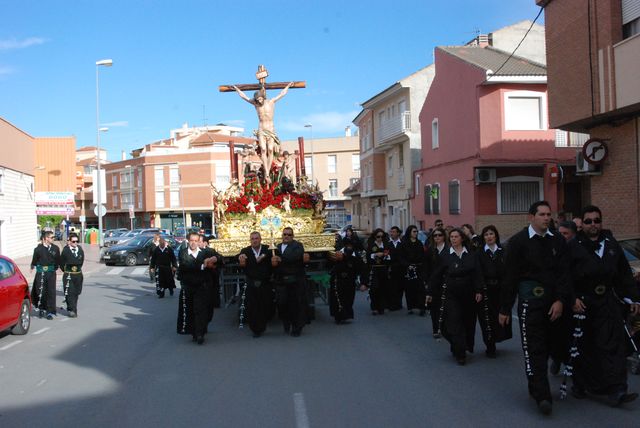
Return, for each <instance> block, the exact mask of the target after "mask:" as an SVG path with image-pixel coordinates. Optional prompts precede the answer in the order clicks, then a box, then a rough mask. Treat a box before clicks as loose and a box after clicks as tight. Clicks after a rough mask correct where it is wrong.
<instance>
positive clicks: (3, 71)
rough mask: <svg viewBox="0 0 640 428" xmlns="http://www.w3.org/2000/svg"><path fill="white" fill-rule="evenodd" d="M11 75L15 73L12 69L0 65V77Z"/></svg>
mask: <svg viewBox="0 0 640 428" xmlns="http://www.w3.org/2000/svg"><path fill="white" fill-rule="evenodd" d="M13 73H15V70H14V69H13V68H11V67H7V66H4V65H0V77H3V76H8V75H10V74H13Z"/></svg>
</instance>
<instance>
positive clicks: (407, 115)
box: [376, 110, 411, 144]
mask: <svg viewBox="0 0 640 428" xmlns="http://www.w3.org/2000/svg"><path fill="white" fill-rule="evenodd" d="M410 130H411V112H410V111H409V110H406V111H403V112H402V113H400V115H399V116H395V117H392V118H389V119H387V120H384V121H383V122H382V123H381V124H378V127H377V128H376V141H377V144H384V143H386V142H387V141H389V140H391V139H392V138H395V137H398V136H400V135H402V134H403V133H405V132H407V131H410Z"/></svg>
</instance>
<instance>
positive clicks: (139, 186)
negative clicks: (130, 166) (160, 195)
mask: <svg viewBox="0 0 640 428" xmlns="http://www.w3.org/2000/svg"><path fill="white" fill-rule="evenodd" d="M138 189H142V168H138Z"/></svg>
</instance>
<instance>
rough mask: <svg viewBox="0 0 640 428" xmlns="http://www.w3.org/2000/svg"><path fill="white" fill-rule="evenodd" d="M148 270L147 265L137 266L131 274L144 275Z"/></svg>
mask: <svg viewBox="0 0 640 428" xmlns="http://www.w3.org/2000/svg"><path fill="white" fill-rule="evenodd" d="M146 271H147V268H146V267H139V268H135V269H134V270H133V272H131V275H144V273H145V272H146Z"/></svg>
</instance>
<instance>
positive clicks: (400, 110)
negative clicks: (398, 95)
mask: <svg viewBox="0 0 640 428" xmlns="http://www.w3.org/2000/svg"><path fill="white" fill-rule="evenodd" d="M406 109H407V102H406V101H405V100H402V101H400V102H399V103H398V113H400V114H402V113H404V112H405V110H406Z"/></svg>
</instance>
